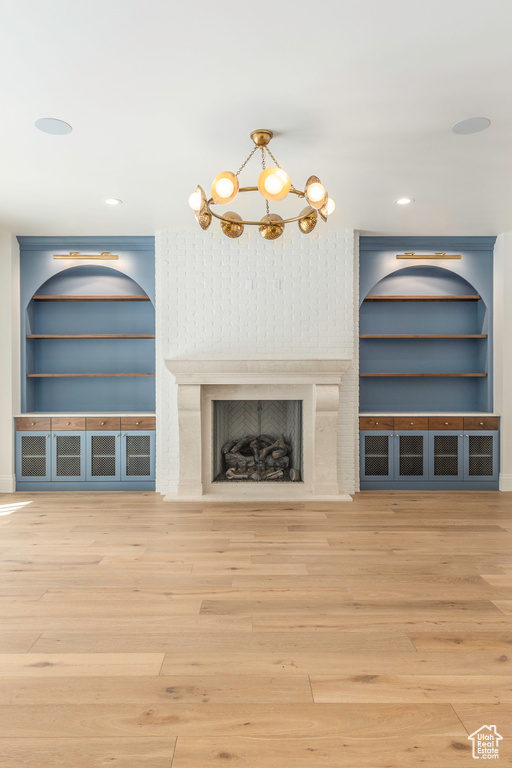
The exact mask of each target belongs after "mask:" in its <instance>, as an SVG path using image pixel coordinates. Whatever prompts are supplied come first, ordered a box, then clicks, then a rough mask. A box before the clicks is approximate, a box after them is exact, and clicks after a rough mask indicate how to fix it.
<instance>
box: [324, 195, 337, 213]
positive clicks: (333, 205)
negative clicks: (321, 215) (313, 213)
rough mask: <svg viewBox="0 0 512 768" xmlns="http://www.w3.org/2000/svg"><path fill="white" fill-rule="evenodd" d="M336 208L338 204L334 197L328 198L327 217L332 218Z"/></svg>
mask: <svg viewBox="0 0 512 768" xmlns="http://www.w3.org/2000/svg"><path fill="white" fill-rule="evenodd" d="M335 208H336V203H335V202H334V200H333V199H332V197H328V198H327V211H326V213H327V215H328V216H330V215H331V213H334V209H335Z"/></svg>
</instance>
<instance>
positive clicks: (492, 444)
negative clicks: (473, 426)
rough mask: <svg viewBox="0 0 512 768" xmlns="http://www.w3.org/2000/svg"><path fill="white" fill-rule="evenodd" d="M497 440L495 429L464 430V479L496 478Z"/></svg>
mask: <svg viewBox="0 0 512 768" xmlns="http://www.w3.org/2000/svg"><path fill="white" fill-rule="evenodd" d="M498 452H499V441H498V432H497V431H486V430H475V431H471V432H464V480H471V481H472V482H478V481H490V480H494V481H497V480H498V471H499V469H498V467H499V462H498Z"/></svg>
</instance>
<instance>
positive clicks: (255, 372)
mask: <svg viewBox="0 0 512 768" xmlns="http://www.w3.org/2000/svg"><path fill="white" fill-rule="evenodd" d="M165 364H166V366H167V368H168V369H169V371H170V372H171V373H172V375H173V376H174V377H175V379H176V383H177V387H178V431H179V480H178V488H177V493H172V494H168V495H167V496H166V497H165V500H166V501H233V502H236V501H247V500H251V501H257V500H261V501H287V500H294V501H301V500H302V501H351V500H352V499H351V496H350V495H349V494H346V493H340V489H339V485H338V450H337V447H338V420H339V402H340V393H339V388H340V384H341V379H342V376H343V375H344V374H345V373H346V372H347V371H348V370H349V369H350V367H351V365H352V360H351V359H348V358H335V359H324V360H313V359H300V360H276V359H266V360H250V359H244V360H231V359H230V360H224V359H210V360H205V359H183V358H181V359H168V360H165ZM213 400H302V402H303V438H304V477H303V481H302V482H299V483H250V484H245V483H219V482H216V483H214V482H213V478H212V471H211V467H212V401H213Z"/></svg>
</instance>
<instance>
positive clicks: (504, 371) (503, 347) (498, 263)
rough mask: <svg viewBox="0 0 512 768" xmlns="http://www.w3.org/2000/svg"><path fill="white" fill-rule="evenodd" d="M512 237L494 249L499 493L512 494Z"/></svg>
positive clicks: (505, 236)
mask: <svg viewBox="0 0 512 768" xmlns="http://www.w3.org/2000/svg"><path fill="white" fill-rule="evenodd" d="M511 296H512V233H511V232H507V233H505V234H503V235H499V237H498V238H497V239H496V245H495V247H494V410H495V412H496V413H499V414H501V434H500V440H501V444H500V490H502V491H512V300H511Z"/></svg>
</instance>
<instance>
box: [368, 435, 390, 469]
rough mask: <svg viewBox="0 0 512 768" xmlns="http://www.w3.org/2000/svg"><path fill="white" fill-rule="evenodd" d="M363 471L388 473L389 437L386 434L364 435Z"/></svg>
mask: <svg viewBox="0 0 512 768" xmlns="http://www.w3.org/2000/svg"><path fill="white" fill-rule="evenodd" d="M364 471H365V474H366V475H373V476H376V477H387V476H388V475H389V438H388V436H387V435H366V436H365V439H364Z"/></svg>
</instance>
